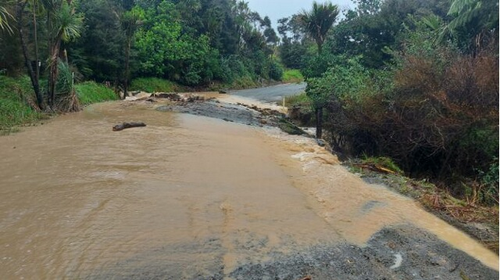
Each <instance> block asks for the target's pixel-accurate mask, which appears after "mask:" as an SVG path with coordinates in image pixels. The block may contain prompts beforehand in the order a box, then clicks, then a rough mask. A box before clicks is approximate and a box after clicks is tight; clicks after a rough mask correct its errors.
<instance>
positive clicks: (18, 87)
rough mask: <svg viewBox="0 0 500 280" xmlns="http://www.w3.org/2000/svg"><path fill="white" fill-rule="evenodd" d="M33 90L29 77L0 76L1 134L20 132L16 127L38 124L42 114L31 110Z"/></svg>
mask: <svg viewBox="0 0 500 280" xmlns="http://www.w3.org/2000/svg"><path fill="white" fill-rule="evenodd" d="M33 95H34V94H33V90H32V88H31V83H30V80H29V78H28V77H26V76H23V77H21V78H17V79H14V78H9V77H5V76H0V134H9V133H11V132H15V131H18V128H16V126H19V125H24V124H28V123H33V122H36V121H37V120H39V119H41V118H42V114H40V113H39V112H37V111H36V110H34V109H33V108H31V106H30V105H29V104H30V103H32V102H33V101H32V97H33Z"/></svg>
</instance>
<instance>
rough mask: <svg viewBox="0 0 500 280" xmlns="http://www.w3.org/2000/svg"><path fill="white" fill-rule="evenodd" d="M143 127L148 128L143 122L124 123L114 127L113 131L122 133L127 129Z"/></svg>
mask: <svg viewBox="0 0 500 280" xmlns="http://www.w3.org/2000/svg"><path fill="white" fill-rule="evenodd" d="M141 126H146V124H145V123H143V122H124V123H122V124H117V125H115V126H113V131H120V130H124V129H126V128H132V127H141Z"/></svg>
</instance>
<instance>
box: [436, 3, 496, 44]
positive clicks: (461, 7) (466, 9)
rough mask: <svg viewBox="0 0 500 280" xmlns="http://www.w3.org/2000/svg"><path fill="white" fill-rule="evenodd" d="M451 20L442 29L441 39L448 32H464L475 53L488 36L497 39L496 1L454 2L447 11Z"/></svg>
mask: <svg viewBox="0 0 500 280" xmlns="http://www.w3.org/2000/svg"><path fill="white" fill-rule="evenodd" d="M448 16H453V17H454V18H453V20H452V21H451V22H450V23H449V24H448V25H447V26H446V27H445V28H444V30H443V32H442V34H441V37H444V36H445V35H446V34H450V32H457V31H458V32H459V33H460V32H461V31H462V33H463V32H464V31H465V32H466V34H468V35H466V36H468V38H467V39H469V40H471V41H470V42H471V43H472V44H471V45H470V47H471V50H472V52H473V53H475V52H476V51H477V50H478V49H480V48H481V44H482V43H483V42H484V41H483V40H484V39H485V38H488V36H493V37H496V38H497V39H498V1H493V0H454V1H453V2H452V4H451V6H450V9H449V11H448Z"/></svg>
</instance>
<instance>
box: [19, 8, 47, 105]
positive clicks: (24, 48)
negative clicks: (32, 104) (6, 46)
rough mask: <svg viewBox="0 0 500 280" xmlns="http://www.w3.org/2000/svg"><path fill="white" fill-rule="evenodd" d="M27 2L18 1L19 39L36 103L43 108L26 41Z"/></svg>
mask: <svg viewBox="0 0 500 280" xmlns="http://www.w3.org/2000/svg"><path fill="white" fill-rule="evenodd" d="M27 3H28V1H24V2H23V1H18V2H17V14H16V21H17V29H18V30H19V39H20V40H21V47H22V51H23V56H24V64H25V65H26V68H28V74H29V76H30V80H31V85H32V86H33V91H34V92H35V96H36V103H37V105H38V107H39V109H42V110H43V109H44V108H43V97H42V94H41V93H40V84H39V81H38V77H37V75H36V74H35V71H33V65H31V60H30V59H29V56H28V47H27V45H26V41H25V40H24V31H23V13H24V9H25V8H26V4H27ZM37 63H38V62H37Z"/></svg>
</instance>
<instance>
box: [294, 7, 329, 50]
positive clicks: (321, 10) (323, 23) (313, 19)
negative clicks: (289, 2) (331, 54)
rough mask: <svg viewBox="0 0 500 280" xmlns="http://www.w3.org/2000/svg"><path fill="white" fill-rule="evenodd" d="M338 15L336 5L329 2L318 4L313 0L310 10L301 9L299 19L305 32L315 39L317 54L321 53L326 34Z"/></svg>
mask: <svg viewBox="0 0 500 280" xmlns="http://www.w3.org/2000/svg"><path fill="white" fill-rule="evenodd" d="M338 15H339V9H338V6H337V5H333V4H332V3H330V2H326V3H323V4H318V3H317V2H316V1H315V2H313V7H312V10H311V11H305V10H304V11H302V13H301V14H300V15H299V20H300V22H301V23H302V25H303V27H304V29H305V30H306V32H307V33H308V34H309V35H310V36H311V37H312V38H313V39H314V41H316V44H317V45H318V54H321V52H322V49H323V43H324V42H325V39H326V34H327V33H328V31H329V30H330V28H331V27H332V26H333V24H334V23H335V21H336V20H337V16H338Z"/></svg>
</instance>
